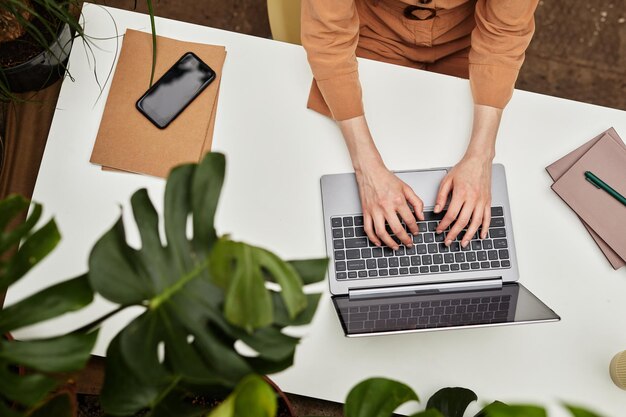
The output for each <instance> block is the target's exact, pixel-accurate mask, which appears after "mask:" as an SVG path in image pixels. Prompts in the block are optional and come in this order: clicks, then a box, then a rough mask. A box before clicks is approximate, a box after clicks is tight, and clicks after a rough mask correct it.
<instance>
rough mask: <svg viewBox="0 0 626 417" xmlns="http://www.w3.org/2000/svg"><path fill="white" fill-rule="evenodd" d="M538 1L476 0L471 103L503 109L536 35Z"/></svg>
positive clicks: (471, 63)
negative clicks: (535, 14)
mask: <svg viewBox="0 0 626 417" xmlns="http://www.w3.org/2000/svg"><path fill="white" fill-rule="evenodd" d="M537 3H538V0H478V2H477V3H476V14H475V17H476V28H475V29H474V30H473V32H472V47H471V49H470V53H469V74H470V84H471V88H472V95H473V97H474V103H476V104H482V105H486V106H491V107H497V108H504V107H505V106H506V105H507V103H508V102H509V100H510V99H511V96H512V95H513V88H514V86H515V81H516V80H517V76H518V73H519V69H520V68H521V66H522V63H523V62H524V54H525V52H526V48H527V47H528V44H529V43H530V40H531V38H532V36H533V33H534V31H535V19H534V13H535V9H536V7H537Z"/></svg>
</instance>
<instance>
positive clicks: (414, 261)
mask: <svg viewBox="0 0 626 417" xmlns="http://www.w3.org/2000/svg"><path fill="white" fill-rule="evenodd" d="M421 264H422V261H421V260H420V257H419V256H411V266H420V265H421Z"/></svg>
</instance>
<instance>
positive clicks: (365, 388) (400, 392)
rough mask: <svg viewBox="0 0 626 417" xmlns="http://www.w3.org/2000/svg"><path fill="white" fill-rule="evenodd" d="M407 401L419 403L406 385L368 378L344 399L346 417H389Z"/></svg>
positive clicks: (384, 379) (388, 380) (383, 379)
mask: <svg viewBox="0 0 626 417" xmlns="http://www.w3.org/2000/svg"><path fill="white" fill-rule="evenodd" d="M409 401H419V398H418V397H417V394H416V393H415V392H414V391H413V390H412V389H411V388H410V387H409V386H407V385H405V384H403V383H401V382H397V381H393V380H391V379H386V378H370V379H366V380H365V381H362V382H360V383H359V384H357V385H356V386H355V387H354V388H352V390H351V391H350V393H348V398H347V399H346V404H345V406H344V413H345V416H346V417H389V416H390V415H391V413H393V411H394V410H395V409H396V408H398V407H399V406H401V405H402V404H404V403H406V402H409Z"/></svg>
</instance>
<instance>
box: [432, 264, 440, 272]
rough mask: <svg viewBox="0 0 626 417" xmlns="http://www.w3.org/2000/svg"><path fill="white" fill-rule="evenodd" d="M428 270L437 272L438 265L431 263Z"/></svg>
mask: <svg viewBox="0 0 626 417" xmlns="http://www.w3.org/2000/svg"><path fill="white" fill-rule="evenodd" d="M430 272H439V266H438V265H431V266H430Z"/></svg>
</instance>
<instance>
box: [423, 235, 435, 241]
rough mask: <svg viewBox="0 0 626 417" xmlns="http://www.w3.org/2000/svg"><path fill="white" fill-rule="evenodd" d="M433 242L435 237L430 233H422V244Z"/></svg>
mask: <svg viewBox="0 0 626 417" xmlns="http://www.w3.org/2000/svg"><path fill="white" fill-rule="evenodd" d="M434 241H435V235H434V234H432V233H424V242H425V243H433V242H434Z"/></svg>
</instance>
